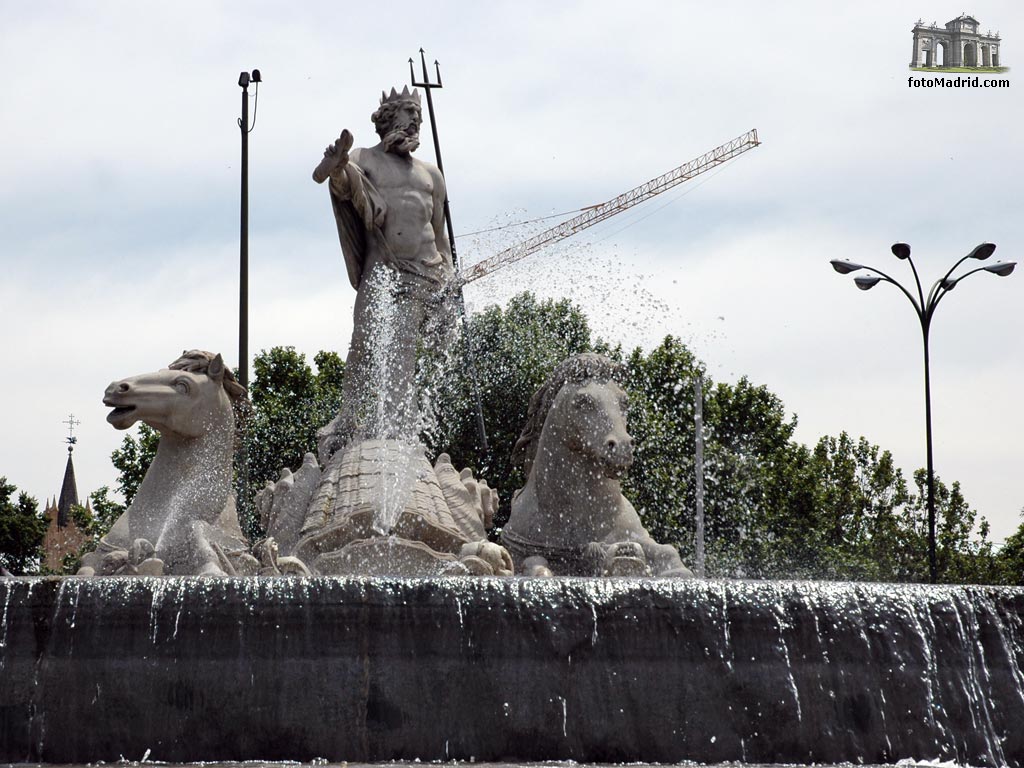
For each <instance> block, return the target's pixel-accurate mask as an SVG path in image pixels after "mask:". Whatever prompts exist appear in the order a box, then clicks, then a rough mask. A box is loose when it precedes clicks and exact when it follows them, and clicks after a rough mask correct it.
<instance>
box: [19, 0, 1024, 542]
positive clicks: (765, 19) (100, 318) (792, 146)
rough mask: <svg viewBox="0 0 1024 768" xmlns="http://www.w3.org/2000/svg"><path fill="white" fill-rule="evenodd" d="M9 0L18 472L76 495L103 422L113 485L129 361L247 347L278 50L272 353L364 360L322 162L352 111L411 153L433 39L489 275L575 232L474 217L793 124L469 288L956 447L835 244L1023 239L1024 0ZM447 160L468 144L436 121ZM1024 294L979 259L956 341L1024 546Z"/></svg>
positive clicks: (956, 400)
mask: <svg viewBox="0 0 1024 768" xmlns="http://www.w3.org/2000/svg"><path fill="white" fill-rule="evenodd" d="M0 8H2V10H3V13H2V15H3V18H4V23H3V25H2V26H0V71H2V72H3V73H4V81H3V86H4V87H3V89H2V91H0V137H2V139H3V141H2V142H0V179H2V183H0V267H2V273H0V274H2V276H0V344H2V348H3V352H4V354H3V363H2V368H0V370H2V373H3V375H2V377H0V475H3V476H6V477H7V478H8V480H9V481H10V482H12V483H14V484H15V485H16V486H18V488H19V489H22V490H25V491H27V492H28V493H29V494H31V495H33V496H35V497H36V498H38V499H39V500H40V502H41V503H42V502H43V501H44V500H45V499H46V498H48V497H51V496H54V495H56V494H57V493H59V490H60V483H61V478H62V476H63V471H64V463H65V460H66V450H65V446H64V438H65V437H66V436H67V426H66V425H65V424H64V423H63V422H64V421H65V420H66V419H67V418H68V415H69V414H72V413H73V414H74V416H75V418H76V419H78V420H80V421H81V424H80V425H78V426H77V427H76V430H75V435H76V436H77V438H78V445H77V448H76V450H75V454H74V457H75V466H76V471H77V479H78V485H79V490H80V492H81V493H82V495H83V496H84V495H85V494H87V493H88V492H90V491H92V490H94V489H95V488H97V487H99V486H101V485H110V486H113V485H115V483H116V472H115V470H114V469H113V467H112V465H111V464H110V460H109V457H110V453H111V451H113V450H114V449H115V448H117V446H118V445H119V444H120V442H121V440H122V438H123V437H124V433H121V432H117V431H116V430H114V429H113V428H112V427H111V426H110V425H108V424H107V423H106V421H105V417H106V413H107V409H106V408H104V407H103V405H102V402H101V400H102V396H103V390H104V388H105V387H106V385H107V384H108V383H109V382H111V381H113V380H116V379H120V378H123V377H126V376H130V375H134V374H138V373H144V372H147V371H152V370H156V369H158V368H161V367H165V366H166V365H167V364H168V363H170V362H171V361H172V360H174V359H175V358H176V357H177V355H178V354H179V353H180V352H181V350H182V349H184V348H189V349H191V348H201V349H208V350H212V351H219V352H221V353H223V355H224V357H225V359H226V361H227V362H228V363H229V364H231V365H237V363H238V361H237V359H236V358H237V356H238V352H237V349H238V345H237V322H238V320H237V318H238V269H239V267H238V258H239V257H238V251H239V220H238V213H239V168H240V162H239V145H240V141H239V129H238V126H237V122H236V121H237V119H238V116H239V114H240V107H241V89H240V88H239V87H238V85H237V80H238V73H239V72H240V71H243V70H245V71H248V70H251V69H253V68H258V69H260V71H261V73H262V76H263V83H262V85H261V87H260V89H259V98H258V102H256V101H254V100H253V99H251V98H250V109H251V110H252V109H255V112H256V122H255V126H254V128H253V130H252V133H251V134H250V198H249V215H250V236H249V259H250V277H249V284H250V321H249V323H250V337H249V348H250V350H251V351H252V352H253V353H255V352H256V351H258V350H261V349H269V348H270V347H272V346H275V345H292V346H294V347H296V348H297V349H298V350H299V351H301V352H303V353H305V354H306V355H307V357H308V358H309V359H310V360H312V356H313V354H315V352H316V351H317V350H320V349H333V350H337V351H339V352H341V353H344V351H345V349H346V348H347V344H348V339H349V335H350V333H351V312H352V305H353V302H354V298H355V293H354V291H353V290H352V289H351V287H350V286H349V284H348V280H347V278H346V273H345V268H344V264H343V261H342V256H341V252H340V248H339V246H338V241H337V234H336V231H335V225H334V220H333V216H332V214H331V207H330V203H329V199H328V195H327V192H326V190H325V189H324V188H323V187H320V186H318V185H317V184H315V183H314V182H313V181H312V180H311V178H310V174H311V171H312V169H313V168H314V167H315V166H316V164H317V163H318V162H319V160H320V157H321V155H322V152H323V148H324V147H325V146H326V145H327V144H328V143H330V142H331V141H333V139H334V138H336V137H337V136H338V134H339V133H340V131H341V129H342V128H349V129H350V130H351V131H352V132H353V134H354V135H355V140H356V145H357V146H360V145H366V144H370V143H374V142H375V141H376V137H375V136H374V134H373V127H372V124H371V123H370V120H369V115H370V113H371V112H372V111H373V110H374V108H375V107H376V105H377V102H378V99H379V94H380V91H381V90H382V89H385V88H386V89H390V88H391V86H393V85H397V86H399V88H401V86H402V85H403V84H406V83H407V82H408V76H409V71H408V64H407V60H408V58H409V57H410V56H414V55H418V54H417V52H418V50H419V49H420V48H421V47H423V48H425V49H426V52H427V56H428V61H432V60H434V59H437V60H439V61H440V64H441V73H442V77H443V82H444V88H443V89H442V90H439V91H435V106H436V110H437V120H438V129H439V131H440V134H441V141H442V150H443V154H444V156H443V160H444V166H445V171H446V174H447V182H448V189H449V197H450V199H451V205H452V214H453V219H454V222H455V230H456V232H457V233H458V234H459V235H460V237H459V238H458V245H459V254H460V256H461V257H462V258H463V259H464V260H465V261H466V263H469V262H472V261H475V260H478V259H480V258H484V257H486V256H488V255H491V254H492V253H494V252H495V251H497V250H500V249H501V248H504V247H506V246H508V245H512V244H514V243H516V242H518V241H519V240H521V239H525V238H526V237H528V236H530V235H532V234H534V233H536V232H537V231H539V229H542V228H543V227H545V226H548V225H550V224H553V223H556V222H557V221H558V220H557V219H552V220H548V221H546V222H543V223H537V224H533V225H528V226H524V227H520V228H512V229H506V230H501V231H500V232H496V233H487V234H484V235H469V234H466V233H471V232H475V231H478V230H481V229H487V228H489V227H494V226H498V225H502V224H507V223H511V222H519V221H523V220H527V219H534V218H538V217H542V216H548V215H551V214H557V213H561V212H564V211H571V210H576V209H578V208H581V207H583V206H586V205H592V204H595V203H599V202H603V201H605V200H608V199H610V198H612V197H614V196H616V195H618V194H619V193H621V192H624V191H626V190H628V189H630V188H632V187H635V186H637V185H638V184H640V183H642V182H644V181H646V180H648V179H650V178H653V177H655V176H658V175H660V174H662V173H664V172H666V171H668V170H670V169H672V168H674V167H676V166H678V165H681V164H682V163H684V162H686V161H687V160H689V159H691V158H693V157H695V156H697V155H699V154H701V153H703V152H705V151H707V150H709V149H711V148H713V147H715V146H717V145H719V144H721V143H723V142H725V141H727V140H729V139H732V138H734V137H736V136H738V135H740V134H742V133H744V132H745V131H747V130H749V129H750V128H755V127H756V128H757V129H758V132H759V136H760V139H761V141H762V145H761V146H760V147H758V148H756V149H754V150H752V151H750V152H748V153H746V154H744V155H743V156H742V157H740V158H737V159H736V160H734V161H732V162H730V163H729V164H727V165H725V166H724V167H722V168H721V169H719V170H717V171H715V172H713V173H709V174H706V175H705V176H702V177H700V178H699V179H698V180H695V181H692V182H689V183H688V184H684V185H682V186H680V187H678V188H677V189H675V190H672V191H671V192H668V193H665V194H664V195H661V196H660V197H658V198H655V199H654V200H652V201H650V202H648V203H646V204H644V205H643V206H639V207H637V208H635V209H633V210H632V211H631V212H629V213H626V214H623V215H621V216H619V217H616V218H613V219H611V220H609V221H608V222H606V223H604V224H602V225H600V226H599V227H594V228H593V229H591V230H588V231H587V232H586V233H584V234H582V235H580V236H579V237H578V238H576V239H575V240H573V241H567V242H566V243H565V244H563V245H562V246H560V247H556V248H554V249H552V250H550V251H548V252H545V253H541V254H537V255H536V256H533V257H530V258H529V259H527V260H524V261H522V262H520V263H519V264H517V265H515V266H513V267H509V268H508V269H506V270H503V271H500V272H498V273H495V274H494V275H492V276H490V277H488V278H486V279H483V280H480V281H478V282H476V283H473V284H472V285H470V286H468V287H467V289H466V299H467V302H468V304H469V307H470V309H471V311H479V310H480V309H482V308H483V307H485V306H487V305H488V304H491V303H495V302H497V303H504V301H505V300H506V299H507V298H508V297H509V296H511V295H513V294H515V293H517V292H519V291H522V290H531V291H534V292H535V293H537V294H538V295H540V296H542V297H549V296H550V297H562V296H570V297H571V298H573V299H574V300H575V301H577V302H578V303H579V304H580V305H581V306H582V307H583V308H584V310H585V311H586V312H587V313H588V314H589V315H590V317H591V319H592V321H593V325H594V329H595V332H596V333H597V334H598V335H600V336H602V337H603V338H605V339H608V340H611V341H617V342H622V343H623V344H624V345H625V346H627V347H631V346H635V345H640V346H644V347H645V348H650V347H652V346H654V345H656V344H657V343H658V342H659V341H660V340H661V339H662V338H663V337H664V336H665V335H667V334H673V335H676V336H678V337H680V338H682V339H683V340H684V341H686V342H687V343H688V344H689V345H690V346H691V347H692V349H693V350H694V351H695V352H696V354H697V355H698V356H699V357H700V358H701V359H702V360H704V362H705V363H706V365H707V369H708V373H709V375H710V376H711V377H712V378H713V379H714V380H716V381H735V380H736V379H738V378H739V377H740V376H744V375H745V376H747V377H749V378H750V380H751V381H753V382H754V383H755V384H763V385H766V386H767V387H768V388H769V389H770V390H772V391H773V392H774V393H775V394H777V395H778V396H779V397H780V398H781V399H782V401H783V403H784V404H785V408H786V410H787V412H788V413H789V414H796V416H797V417H798V429H797V433H796V437H797V439H799V440H800V441H802V442H805V443H807V444H809V445H813V444H814V443H816V442H817V440H818V439H819V438H820V437H821V436H822V435H825V434H831V435H835V434H838V433H839V432H841V431H844V430H845V431H847V432H849V433H850V434H851V435H854V436H860V435H863V436H865V437H867V438H868V439H869V440H870V441H871V442H872V443H876V444H878V445H880V446H881V447H882V448H884V449H888V450H890V451H891V452H892V454H893V456H894V458H895V460H896V463H897V465H898V466H899V467H901V468H902V469H903V471H904V473H905V474H906V475H908V476H909V475H910V473H911V472H912V471H913V470H914V469H915V468H917V467H921V466H924V463H925V440H924V397H923V370H922V359H921V358H922V352H921V350H922V344H921V331H920V326H919V325H918V322H917V319H916V317H915V315H914V312H913V308H912V307H911V306H910V304H909V302H908V301H907V300H906V298H905V297H903V296H902V295H901V294H900V293H899V291H898V290H896V289H895V288H894V287H893V286H890V285H885V284H882V285H879V286H877V287H876V288H875V289H873V290H872V291H870V292H868V293H864V292H861V291H858V290H857V289H856V288H855V286H854V284H853V282H852V280H851V278H850V277H848V276H847V277H842V276H840V275H838V274H836V273H835V272H833V270H832V269H831V268H830V267H829V264H828V262H829V260H830V259H833V258H843V259H850V260H853V261H858V262H861V263H866V264H870V265H875V266H877V267H878V268H879V269H882V270H883V271H886V272H887V273H888V274H891V275H892V276H893V277H896V278H898V279H901V280H909V279H911V275H910V272H909V269H908V268H907V265H906V264H905V263H901V262H899V261H898V260H897V259H895V258H894V257H893V256H892V254H891V253H890V251H889V246H890V245H891V244H892V243H894V242H907V243H909V244H910V245H911V246H912V248H913V256H914V260H915V263H916V264H917V267H918V269H919V270H920V272H921V275H922V280H924V281H926V283H927V284H929V285H930V283H931V282H933V281H934V280H936V279H938V278H939V277H940V276H941V275H942V274H944V273H945V271H946V270H947V269H948V268H949V267H950V266H952V265H953V263H955V261H956V260H957V259H959V258H960V257H961V256H963V255H965V254H966V253H968V252H969V251H970V250H971V249H972V248H973V247H974V246H975V245H977V244H979V243H981V242H986V241H989V242H993V243H996V244H997V246H998V249H997V251H996V253H995V255H994V256H993V257H992V260H993V261H994V260H996V259H1004V260H1008V261H1012V260H1016V259H1018V258H1020V257H1021V255H1022V235H1024V231H1022V222H1021V218H1020V216H1019V205H1020V203H1019V201H1020V200H1021V199H1024V195H1022V192H1024V190H1022V184H1024V182H1022V180H1021V179H1022V177H1021V173H1020V169H1021V167H1022V163H1021V161H1022V159H1024V158H1022V147H1021V139H1020V135H1021V134H1020V126H1021V124H1022V116H1024V115H1022V113H1024V103H1022V98H1021V94H1022V91H1024V83H1022V81H1021V80H1020V79H1019V77H1018V76H1017V71H1018V70H1017V69H1016V66H1018V65H1019V66H1020V67H1021V68H1024V46H1022V45H1021V43H1020V41H1021V40H1024V6H1021V4H1020V3H1019V2H1013V1H1012V0H1006V1H1003V0H975V2H974V3H973V5H970V6H969V7H965V6H963V4H962V3H961V2H957V4H955V5H954V4H953V3H952V2H948V1H947V0H927V1H925V0H915V2H905V1H903V0H901V2H888V1H887V2H879V1H874V0H868V1H866V2H857V3H821V2H814V1H813V0H791V1H785V0H783V1H780V2H776V3H756V2H747V1H744V2H741V1H740V0H721V1H720V2H716V3H707V2H690V1H689V0H674V1H673V2H667V1H666V2H652V1H650V0H638V1H637V2H633V3H628V4H624V3H621V2H603V1H602V0H589V1H588V2H559V3H550V2H532V1H525V2H524V1H523V0H519V1H518V2H514V3H513V2H488V3H473V4H470V3H466V2H458V3H456V2H433V3H425V2H421V3H406V2H392V3H378V4H369V3H366V4H362V5H359V6H357V5H355V4H349V3H338V2H304V3H301V4H300V3H295V4H287V5H285V4H281V3H272V2H259V1H258V0H255V1H250V2H246V3H234V2H221V3H209V2H188V1H184V2H183V1H179V2H175V3H156V2H148V1H140V0H131V1H130V2H127V1H126V2H115V1H110V2H101V3H95V2H90V3H85V2H74V1H73V0H62V1H61V2H53V1H49V0H39V1H37V2H34V3H31V4H29V3H16V2H12V1H11V0H0ZM962 11H966V12H967V13H969V14H971V15H973V16H974V17H975V18H977V19H978V20H979V21H980V23H981V28H982V30H983V31H984V30H988V29H991V30H992V31H996V30H998V31H999V32H1000V33H1001V35H1002V38H1003V41H1004V42H1003V46H1002V49H1001V57H1002V62H1003V63H1004V64H1007V65H1009V66H1010V67H1011V71H1010V72H1009V73H1008V74H1006V75H1001V77H1006V78H1009V79H1010V83H1011V85H1010V87H1009V88H1000V89H983V88H974V89H968V88H959V89H945V88H941V89H940V88H914V87H910V86H909V85H908V77H909V76H910V75H911V73H910V72H909V70H908V68H907V65H908V63H909V61H910V55H911V47H912V35H911V29H912V27H913V25H914V23H915V22H916V21H917V20H918V19H919V18H921V19H923V20H924V21H925V22H928V21H931V20H933V19H934V20H937V21H938V22H939V23H940V24H944V23H945V22H946V21H948V20H950V19H952V18H954V17H956V16H958V15H959V14H960V13H961V12H962ZM1018 59H1019V61H1018ZM1019 71H1024V69H1021V70H1019ZM915 76H919V75H915ZM251 95H252V89H250V96H251ZM424 130H425V131H426V130H427V126H426V125H425V126H424ZM425 138H426V137H425ZM418 156H420V157H422V158H423V159H426V160H433V151H432V147H431V145H430V142H429V140H428V141H425V142H424V145H423V147H421V149H420V150H419V152H418ZM1022 281H1024V270H1022V271H1021V273H1020V274H1014V275H1012V276H1010V277H1009V278H1006V279H1001V278H997V277H996V276H994V275H991V274H988V273H980V274H978V275H975V276H972V277H971V278H970V279H969V280H966V281H964V283H962V284H961V285H960V286H958V288H957V290H956V292H955V294H954V295H952V296H950V297H948V298H947V299H945V300H944V301H943V303H942V305H941V308H940V310H939V311H938V312H937V313H936V315H935V320H934V322H933V325H932V331H931V359H932V399H933V414H934V432H935V466H936V471H937V473H938V474H939V476H940V477H941V478H942V479H943V480H945V481H947V482H948V481H952V480H958V481H960V483H961V486H962V489H963V492H964V494H965V496H966V498H967V500H968V502H969V503H970V504H972V506H974V507H975V508H976V509H977V510H978V512H979V513H980V514H981V515H984V516H985V517H986V518H987V519H988V520H989V521H990V523H991V526H992V538H993V539H995V540H997V541H999V540H1001V539H1003V538H1005V537H1006V536H1008V535H1009V534H1011V533H1013V532H1014V531H1015V530H1016V529H1017V527H1018V526H1019V525H1020V523H1021V522H1022V521H1021V517H1020V513H1021V509H1022V507H1024V490H1022V489H1021V486H1020V485H1018V483H1017V481H1018V479H1019V478H1018V477H1017V472H1019V471H1021V468H1022V467H1024V443H1022V440H1021V435H1022V433H1024V404H1022V402H1021V398H1020V395H1019V392H1020V389H1021V380H1022V377H1024V355H1022V338H1024V334H1022V331H1024V317H1022V313H1021V310H1020V308H1021V305H1022V302H1021V297H1022V295H1024V282H1022ZM511 490H512V489H505V492H506V493H509V492H511Z"/></svg>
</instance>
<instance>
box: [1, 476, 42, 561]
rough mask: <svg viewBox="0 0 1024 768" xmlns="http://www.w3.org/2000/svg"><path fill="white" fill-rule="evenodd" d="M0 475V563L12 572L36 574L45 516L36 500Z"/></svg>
mask: <svg viewBox="0 0 1024 768" xmlns="http://www.w3.org/2000/svg"><path fill="white" fill-rule="evenodd" d="M17 490H18V489H17V486H15V485H12V484H11V483H8V482H7V478H6V477H0V566H2V567H4V568H6V569H7V570H8V571H10V572H11V573H13V574H15V575H22V574H26V573H37V572H38V571H39V566H40V560H41V559H42V554H43V538H44V537H45V536H46V528H47V523H46V519H45V518H43V516H42V515H40V514H39V505H38V504H37V503H36V500H35V499H33V498H32V497H31V496H29V495H28V494H27V493H25V492H24V491H23V492H21V493H19V494H18V497H17V501H13V497H14V493H15V491H17Z"/></svg>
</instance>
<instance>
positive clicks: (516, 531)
mask: <svg viewBox="0 0 1024 768" xmlns="http://www.w3.org/2000/svg"><path fill="white" fill-rule="evenodd" d="M621 374H622V370H621V366H620V365H619V364H617V363H614V362H613V361H611V360H609V359H608V358H606V357H603V356H601V355H596V354H593V353H589V352H588V353H584V354H581V355H575V356H573V357H570V358H568V359H567V360H564V361H563V362H562V363H560V364H559V365H558V367H557V368H555V370H554V371H553V372H552V373H551V375H550V376H549V377H548V380H547V381H546V382H545V383H544V385H543V386H542V387H541V388H540V389H539V390H538V391H537V392H536V393H535V394H534V396H533V398H532V399H531V400H530V408H529V411H528V414H527V424H526V426H525V427H524V428H523V433H522V436H521V437H520V438H519V441H518V442H517V443H516V446H515V451H514V453H513V460H519V461H521V462H522V464H523V468H524V470H525V471H526V474H527V479H526V485H525V486H524V487H523V488H521V489H520V490H519V491H517V492H516V494H515V496H513V498H512V513H511V516H510V517H509V521H508V524H507V525H506V526H505V528H504V530H503V531H502V536H501V541H502V544H504V545H505V547H507V548H508V550H509V551H510V552H511V553H512V555H513V557H514V558H515V560H516V564H517V568H518V569H519V571H520V572H525V571H526V569H527V568H529V569H530V571H531V572H532V573H534V574H537V571H536V568H537V567H543V566H545V565H546V566H547V567H548V568H549V569H550V570H551V571H552V572H554V573H555V574H556V575H560V576H605V575H607V576H643V575H650V574H654V575H659V576H682V577H689V576H692V575H693V574H691V573H690V571H689V570H688V569H687V568H686V567H684V566H683V563H682V561H681V560H680V559H679V553H678V552H677V551H676V549H675V548H674V547H671V546H667V545H662V544H659V543H657V542H656V541H654V539H652V538H651V536H650V534H649V533H648V532H647V531H646V530H645V529H644V527H643V524H642V523H641V522H640V516H639V515H637V513H636V510H635V509H633V505H632V504H630V503H629V501H628V500H627V499H626V497H625V496H623V495H622V484H621V478H622V477H624V476H625V474H626V473H627V472H628V471H629V468H630V467H631V466H632V464H633V439H632V438H631V437H630V435H629V432H628V431H627V429H626V407H627V401H626V393H625V392H624V391H623V389H622V387H621V386H620V385H619V384H618V383H617V382H616V380H615V379H616V377H617V376H620V375H621ZM538 558H539V559H538ZM528 559H530V562H529V563H528V564H526V565H524V561H526V560H528ZM542 561H543V562H542Z"/></svg>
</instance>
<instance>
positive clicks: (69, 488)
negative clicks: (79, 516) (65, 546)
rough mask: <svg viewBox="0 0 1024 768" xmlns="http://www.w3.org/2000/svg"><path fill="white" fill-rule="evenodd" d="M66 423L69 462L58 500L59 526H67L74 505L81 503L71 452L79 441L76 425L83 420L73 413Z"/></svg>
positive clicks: (65, 469)
mask: <svg viewBox="0 0 1024 768" xmlns="http://www.w3.org/2000/svg"><path fill="white" fill-rule="evenodd" d="M64 423H65V424H67V425H68V436H67V438H66V441H67V444H68V463H67V466H66V467H65V468H64V483H63V484H62V485H61V487H60V499H59V500H58V501H57V527H58V528H64V527H65V526H67V524H68V523H69V522H70V520H71V507H72V505H74V506H78V504H79V499H78V484H77V483H76V482H75V464H74V462H73V461H72V460H71V454H72V452H73V451H74V450H75V443H77V442H78V438H77V437H75V427H76V426H77V425H78V424H81V423H82V422H80V421H78V420H77V419H76V418H75V415H74V414H71V415H70V416H68V418H67V421H65V422H64Z"/></svg>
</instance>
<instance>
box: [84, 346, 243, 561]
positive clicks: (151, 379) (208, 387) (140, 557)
mask: <svg viewBox="0 0 1024 768" xmlns="http://www.w3.org/2000/svg"><path fill="white" fill-rule="evenodd" d="M245 394H246V393H245V389H244V388H243V387H242V386H241V385H240V384H239V383H238V382H237V381H236V380H235V377H234V375H233V374H232V373H231V371H230V370H228V368H227V366H226V365H225V364H224V360H223V359H222V358H221V356H220V355H219V354H218V355H214V354H211V353H210V352H203V351H200V350H191V351H186V352H183V353H182V355H181V357H179V358H178V359H177V360H175V361H174V362H173V363H171V364H170V365H169V366H168V367H167V368H164V369H162V370H159V371H155V372H153V373H145V374H142V375H140V376H132V377H131V378H127V379H121V380H120V381H115V382H113V383H111V384H110V386H108V387H107V389H106V392H105V393H104V396H103V404H104V405H107V406H109V407H110V408H112V409H113V410H111V412H110V413H109V414H108V416H107V421H109V422H110V423H111V424H112V425H113V426H114V427H115V428H117V429H128V428H129V427H130V426H132V425H133V424H135V422H137V421H141V422H144V423H145V424H148V425H149V426H151V427H153V429H155V430H157V431H158V432H159V433H160V444H159V447H158V448H157V452H156V457H155V458H154V459H153V463H152V464H151V465H150V467H149V470H148V471H147V472H146V476H145V478H144V479H143V481H142V484H141V485H140V486H139V489H138V492H137V493H136V494H135V497H134V498H133V499H132V502H131V505H130V506H129V507H128V509H127V510H126V511H125V512H124V514H122V515H121V517H120V518H118V520H117V522H115V523H114V526H113V527H112V528H111V530H110V532H109V533H107V535H106V536H104V537H103V539H102V540H101V541H100V545H99V547H98V548H97V550H96V551H95V552H92V553H89V554H88V555H86V556H85V557H84V558H83V560H82V568H81V569H80V570H79V574H80V575H93V574H97V575H105V574H113V573H144V574H150V575H160V574H163V573H167V574H203V575H225V574H231V573H233V572H234V570H233V568H232V567H231V565H230V562H229V561H228V558H227V555H226V553H227V552H228V551H232V552H238V551H244V550H246V549H247V545H246V543H245V540H244V538H243V536H242V533H241V530H240V529H239V526H238V515H237V513H236V511H235V504H234V497H233V494H232V492H231V477H232V469H231V461H232V456H233V453H234V442H235V440H234V438H235V417H234V409H233V405H234V403H236V402H238V401H239V400H241V399H243V398H244V397H245Z"/></svg>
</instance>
